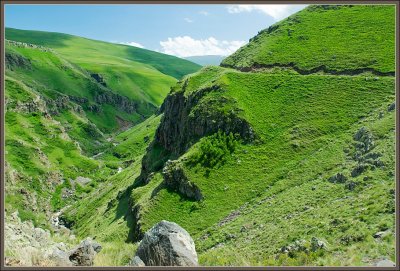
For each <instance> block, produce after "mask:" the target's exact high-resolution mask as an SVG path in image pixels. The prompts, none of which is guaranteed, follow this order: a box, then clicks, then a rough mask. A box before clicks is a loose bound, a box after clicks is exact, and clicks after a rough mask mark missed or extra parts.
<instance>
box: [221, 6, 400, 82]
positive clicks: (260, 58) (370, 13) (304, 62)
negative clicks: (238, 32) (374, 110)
mask: <svg viewBox="0 0 400 271" xmlns="http://www.w3.org/2000/svg"><path fill="white" fill-rule="evenodd" d="M337 14H340V18H338V17H337ZM394 33H395V9H394V7H393V6H392V5H369V6H367V5H351V6H345V5H319V6H316V5H311V6H309V7H307V8H306V9H304V10H302V11H300V12H298V13H296V14H293V15H291V16H290V17H288V18H287V19H285V20H283V21H281V22H278V23H276V24H274V25H272V26H270V27H269V28H267V29H264V30H262V31H260V32H259V34H258V35H257V36H255V37H254V38H252V39H251V40H250V42H249V43H248V44H247V45H245V46H243V47H242V48H240V49H239V50H238V51H237V52H235V53H234V54H233V55H231V56H229V57H227V58H226V59H224V61H223V62H222V66H225V67H235V68H239V69H243V70H248V69H252V68H269V67H271V66H282V67H293V68H296V69H298V70H300V71H303V72H304V73H307V72H317V71H327V72H331V73H346V72H347V73H358V72H362V71H363V70H365V69H367V70H370V71H372V70H374V71H376V72H381V73H389V74H392V75H394V69H395V61H394V57H388V56H394V54H395V40H394V39H393V35H394Z"/></svg>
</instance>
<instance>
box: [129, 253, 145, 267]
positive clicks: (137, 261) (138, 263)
mask: <svg viewBox="0 0 400 271" xmlns="http://www.w3.org/2000/svg"><path fill="white" fill-rule="evenodd" d="M129 265H130V266H139V267H142V266H146V265H145V264H144V262H143V261H142V260H141V259H140V258H139V257H138V256H135V257H133V259H132V260H131V261H130V262H129Z"/></svg>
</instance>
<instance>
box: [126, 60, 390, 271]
mask: <svg viewBox="0 0 400 271" xmlns="http://www.w3.org/2000/svg"><path fill="white" fill-rule="evenodd" d="M217 70H218V69H217ZM207 72H208V70H207V69H206V70H205V71H203V73H207ZM210 73H212V75H213V76H214V79H213V80H212V81H213V82H214V84H215V85H219V86H220V88H221V89H222V90H218V91H215V92H214V93H209V94H207V96H205V97H203V98H202V101H200V102H199V103H198V104H201V103H202V102H204V101H205V106H204V108H208V109H209V110H219V109H218V108H217V109H214V108H213V107H212V106H208V107H207V101H209V99H208V96H218V95H223V96H224V97H231V98H233V99H234V100H235V101H236V103H237V105H238V107H239V108H240V109H242V111H241V113H240V116H241V117H244V118H245V119H246V120H247V121H249V123H250V124H251V125H252V127H253V128H254V131H255V133H256V134H257V136H258V140H257V141H256V142H255V143H253V144H244V145H243V144H242V145H239V146H238V147H237V148H236V149H235V151H234V152H233V153H232V154H226V153H225V158H224V160H225V163H223V165H221V166H218V167H216V168H212V167H211V168H210V167H208V166H205V165H202V164H201V163H198V164H197V165H196V166H193V165H192V163H191V162H190V161H191V157H193V156H195V157H198V152H199V150H200V151H204V149H208V148H207V146H206V145H204V144H205V142H208V141H206V140H200V141H199V142H198V143H197V144H196V145H194V146H193V147H192V148H191V149H190V150H189V151H188V152H187V153H186V154H184V155H183V156H182V157H181V158H180V159H182V160H184V157H187V158H188V159H186V161H189V162H186V167H185V174H186V175H187V176H188V178H189V180H190V181H191V182H194V183H195V184H196V185H197V186H199V187H200V189H201V191H202V194H203V195H204V201H202V202H200V203H198V202H193V201H189V200H187V199H185V198H184V197H183V196H182V195H180V194H177V193H175V192H173V191H169V190H167V189H162V188H161V189H157V190H154V192H153V196H152V197H151V198H147V197H146V196H145V195H143V198H140V196H138V195H141V194H142V192H141V190H140V191H139V190H138V191H137V192H136V190H137V189H139V188H136V189H134V190H133V194H132V201H133V202H138V203H140V204H141V205H142V206H143V207H142V209H143V210H145V211H143V212H141V219H140V224H141V226H142V229H143V231H146V230H147V229H149V228H150V227H151V226H152V225H154V224H155V223H157V222H158V221H160V220H161V219H166V220H169V221H174V222H176V223H178V224H179V225H181V226H182V227H184V228H185V229H186V230H187V231H188V232H189V233H190V234H191V235H192V236H193V237H194V238H195V242H196V246H197V251H198V252H199V253H200V264H202V265H242V264H246V263H247V264H251V265H254V264H256V265H263V264H272V263H274V265H275V264H276V265H279V264H288V265H290V264H296V265H302V264H308V265H313V264H316V263H318V262H321V261H322V262H323V261H330V263H332V264H333V265H340V264H341V263H342V262H341V261H340V260H339V259H340V257H342V258H343V257H344V256H343V254H345V253H346V251H348V249H350V248H348V247H350V246H353V245H354V246H357V247H367V246H366V244H367V243H371V244H372V243H373V242H375V240H374V239H373V238H372V237H371V236H372V235H373V234H374V233H375V232H377V231H379V225H380V224H381V223H383V224H385V225H389V228H391V229H392V230H393V229H394V224H393V223H394V216H393V213H391V211H388V212H386V211H385V210H387V209H386V207H385V206H386V205H385V204H390V202H391V198H390V196H389V194H388V191H389V190H390V189H389V188H390V187H393V185H394V182H393V176H392V175H390V174H391V173H393V172H392V171H393V169H394V168H393V165H394V161H393V157H392V155H393V151H394V145H393V143H394V137H392V136H390V137H389V138H386V137H387V136H383V135H388V133H390V131H393V129H394V113H393V112H391V113H388V112H387V106H388V105H389V104H390V103H392V102H393V101H394V99H395V98H394V79H393V78H390V77H380V78H379V79H377V80H366V78H367V79H368V78H370V77H369V76H370V75H368V74H365V75H362V76H331V75H308V76H302V75H287V74H285V73H241V72H236V71H233V70H225V69H223V68H219V72H216V68H213V69H212V70H211V71H210ZM196 76H197V75H193V76H191V77H190V79H189V81H188V83H186V84H185V87H186V90H187V91H188V92H189V93H187V95H188V99H190V95H191V94H192V93H195V92H196V91H195V88H196V87H197V88H198V89H202V88H203V87H204V85H203V83H202V80H203V78H208V79H207V81H209V80H210V79H209V77H208V75H206V74H201V73H200V74H199V75H198V76H199V77H200V78H196ZM192 80H193V84H192ZM176 91H179V90H176ZM193 95H194V94H193ZM192 110H197V106H194V107H193V108H192ZM377 110H378V111H380V112H385V113H384V117H383V118H382V119H379V118H378V113H379V112H378V111H377ZM188 114H191V113H190V112H189V113H188ZM211 115H212V114H211ZM321 116H322V117H321ZM361 124H363V125H365V124H368V125H370V126H371V129H372V130H374V133H377V134H376V135H375V136H376V137H377V138H379V137H382V136H383V138H385V139H382V141H380V140H379V141H378V140H377V142H379V144H381V147H380V148H378V147H377V149H379V151H380V152H382V153H383V152H384V153H386V155H385V156H383V157H385V159H392V160H388V162H387V163H385V164H387V165H388V168H385V169H376V170H375V171H374V172H368V176H370V177H371V178H372V179H373V180H376V181H371V182H365V181H362V180H361V178H362V177H365V175H363V176H362V177H357V178H358V179H357V181H359V182H360V184H359V185H360V186H361V187H366V188H361V187H359V188H358V190H357V193H359V194H357V193H355V192H349V191H348V189H347V188H345V186H344V185H342V186H338V185H336V184H330V183H329V182H328V181H327V180H328V178H329V177H331V176H332V175H334V174H336V173H337V171H338V172H342V171H343V172H350V171H351V168H352V167H354V166H355V162H354V161H348V158H346V155H345V153H344V151H343V149H344V148H346V146H347V147H348V146H352V145H351V144H352V143H351V141H352V137H353V134H354V133H355V132H356V130H355V129H359V128H360V125H361ZM375 125H378V127H379V129H376V128H374V127H375ZM376 130H380V132H377V131H376ZM379 134H380V135H379ZM211 138H212V136H211V137H210V140H211ZM382 159H383V158H382ZM348 174H349V173H348ZM375 174H376V175H375ZM157 176H158V175H156V176H155V177H154V178H155V179H154V180H153V181H151V182H155V183H156V184H157V182H159V181H157V180H158V178H160V177H157ZM390 176H392V177H390ZM381 180H384V181H383V183H381ZM151 187H155V186H154V185H152V186H151ZM312 187H316V192H312V191H313V190H312ZM140 189H142V188H140ZM151 189H152V190H153V189H154V188H151ZM364 189H365V191H364ZM146 194H147V193H146ZM349 194H351V196H350V199H347V198H346V197H349ZM268 197H271V198H276V199H273V200H269V201H267V203H266V204H260V205H258V203H257V201H262V199H264V198H268ZM342 198H344V199H342ZM378 198H379V199H380V201H377V200H376V199H378ZM334 202H335V203H334ZM246 203H247V204H253V205H255V207H254V209H255V210H258V211H259V212H260V213H259V215H257V216H254V215H255V214H254V213H255V211H254V212H253V213H251V214H250V213H249V214H248V215H247V214H244V215H241V216H240V218H238V221H240V222H237V223H235V224H234V225H235V226H232V228H231V227H228V226H227V227H220V226H218V223H219V222H220V221H221V220H222V219H223V218H224V217H226V216H228V214H229V213H230V212H232V211H233V210H235V209H238V208H240V207H241V206H243V205H245V204H246ZM356 203H357V204H360V207H359V209H354V208H352V207H349V206H352V204H353V206H354V204H356ZM335 204H337V205H335ZM365 204H370V205H371V206H373V207H372V208H371V209H368V211H365V210H364V213H365V215H364V216H363V217H364V218H362V219H361V221H358V220H357V216H358V215H356V213H357V212H358V211H359V210H361V209H362V208H363V207H361V206H365ZM332 205H335V208H334V211H333V210H331V206H332ZM311 206H312V207H311ZM306 207H307V208H308V207H311V208H313V209H315V210H316V211H315V212H305V211H302V208H306ZM380 210H382V211H380ZM303 213H304V214H303ZM295 215H297V217H296V218H295V219H289V218H285V217H287V216H295ZM315 215H317V216H315ZM335 217H338V218H340V219H343V220H344V221H345V222H344V223H345V224H346V225H347V226H344V228H346V227H347V228H348V231H346V230H344V231H343V232H341V231H333V232H332V228H330V227H329V226H327V227H325V228H324V229H322V228H321V227H322V224H321V225H320V224H319V223H324V224H323V225H326V224H328V225H329V221H331V220H333V219H334V218H335ZM354 217H356V218H354ZM352 218H354V219H352ZM239 219H240V220H239ZM253 221H254V222H253ZM319 221H326V222H319ZM253 223H254V225H253ZM354 223H356V224H354ZM260 224H263V226H262V228H260V227H259V225H260ZM356 225H357V226H356ZM242 227H244V228H247V227H249V232H245V233H242V230H241V229H242ZM264 227H265V228H264ZM224 228H225V229H226V230H224ZM355 228H359V231H354V229H355ZM250 229H252V230H250ZM313 229H314V230H313ZM318 229H320V230H318ZM357 234H361V235H360V236H358V235H357ZM231 235H234V236H236V237H235V238H234V239H232V240H230V239H229V238H231V237H226V236H231ZM330 235H331V237H330V238H328V236H330ZM204 236H207V237H204ZM239 236H240V237H239ZM312 237H317V238H322V239H324V238H327V239H328V240H327V242H329V243H334V247H335V249H337V250H338V252H340V253H339V254H337V255H341V256H340V257H339V256H337V255H336V254H335V253H336V252H335V253H333V252H332V251H330V252H326V253H325V254H324V255H311V254H310V255H302V256H300V255H299V256H298V258H296V257H295V258H290V257H289V258H290V259H287V258H285V257H284V255H280V254H279V253H278V251H279V249H280V248H281V247H282V246H285V245H288V243H287V242H294V241H295V240H296V238H299V239H303V238H306V239H307V240H308V241H309V240H310V239H311V238H312ZM341 239H343V240H350V241H349V243H345V244H342V243H338V241H337V240H341ZM324 240H325V239H324ZM352 240H354V241H352ZM393 240H394V239H393V238H392V239H390V238H389V239H388V240H386V241H385V242H383V243H382V246H381V247H380V246H376V247H373V246H372V247H373V248H371V249H370V250H368V251H365V255H366V257H367V258H368V259H369V257H370V258H371V259H375V260H376V258H377V257H376V255H378V254H379V253H382V254H384V255H385V256H388V257H391V258H393V257H394V251H393V248H394V243H393ZM346 242H347V241H346ZM360 242H361V243H362V244H359V243H360ZM218 244H222V245H223V246H222V247H221V248H219V247H218V248H215V246H218ZM225 247H226V248H225ZM234 251H244V252H245V253H244V254H243V255H242V257H239V256H238V254H237V253H233V252H234ZM246 251H248V252H246ZM354 251H355V250H354ZM230 253H233V254H230ZM246 253H248V254H246ZM217 255H218V256H219V257H220V258H221V259H220V260H219V259H218V257H217ZM271 255H277V257H278V256H279V257H280V260H275V262H274V261H273V259H272V258H270V256H271ZM224 257H226V258H224ZM271 257H272V256H271ZM274 257H275V256H274ZM361 260H362V259H347V260H346V263H347V264H349V263H352V264H356V265H362V261H361ZM364 260H365V259H364Z"/></svg>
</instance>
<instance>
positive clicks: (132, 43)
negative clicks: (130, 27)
mask: <svg viewBox="0 0 400 271" xmlns="http://www.w3.org/2000/svg"><path fill="white" fill-rule="evenodd" d="M118 43H119V44H123V45H129V46H134V47H139V48H144V46H143V45H141V44H140V43H137V42H134V41H128V42H118Z"/></svg>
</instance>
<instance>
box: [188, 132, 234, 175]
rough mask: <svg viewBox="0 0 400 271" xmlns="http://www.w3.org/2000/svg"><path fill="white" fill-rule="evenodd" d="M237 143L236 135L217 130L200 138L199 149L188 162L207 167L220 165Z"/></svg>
mask: <svg viewBox="0 0 400 271" xmlns="http://www.w3.org/2000/svg"><path fill="white" fill-rule="evenodd" d="M237 144H238V140H237V136H236V135H233V134H232V133H229V134H225V133H224V132H222V131H218V132H217V133H215V134H214V135H212V136H210V137H206V138H203V139H202V140H201V142H200V147H199V150H198V152H196V153H195V154H194V155H193V156H192V157H191V159H190V162H191V163H192V164H194V165H195V164H201V165H202V166H204V167H209V168H213V167H215V166H217V165H222V164H223V163H225V161H226V159H227V156H228V155H229V154H231V153H233V152H234V151H235V148H236V146H237Z"/></svg>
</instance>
